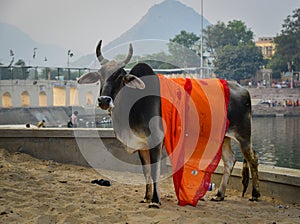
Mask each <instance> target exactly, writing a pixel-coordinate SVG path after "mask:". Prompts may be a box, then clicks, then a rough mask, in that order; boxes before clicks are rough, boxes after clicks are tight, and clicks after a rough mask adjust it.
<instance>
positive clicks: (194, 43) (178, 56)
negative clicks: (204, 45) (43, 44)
mask: <svg viewBox="0 0 300 224" xmlns="http://www.w3.org/2000/svg"><path fill="white" fill-rule="evenodd" d="M199 39H200V38H199V37H198V36H197V35H196V34H194V33H189V32H186V31H184V30H182V31H181V32H180V34H177V35H176V36H175V37H174V38H173V39H170V42H169V44H168V47H169V52H170V54H171V58H172V59H171V60H172V64H173V65H175V66H178V67H194V66H199V58H198V56H197V53H199V43H198V41H199Z"/></svg>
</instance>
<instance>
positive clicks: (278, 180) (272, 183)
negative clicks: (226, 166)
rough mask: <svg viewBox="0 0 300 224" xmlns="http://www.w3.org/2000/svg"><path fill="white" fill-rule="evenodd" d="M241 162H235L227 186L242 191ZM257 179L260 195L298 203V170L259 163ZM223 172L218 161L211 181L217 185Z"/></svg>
mask: <svg viewBox="0 0 300 224" xmlns="http://www.w3.org/2000/svg"><path fill="white" fill-rule="evenodd" d="M242 168H243V163H242V162H237V163H236V164H235V166H234V169H233V171H232V175H231V177H230V179H229V184H228V187H229V188H231V189H235V190H238V191H242V189H243V185H242ZM258 170H259V181H260V191H261V195H262V196H269V197H272V198H274V199H277V200H281V201H283V202H286V203H296V204H300V197H299V196H300V170H297V169H288V168H282V167H275V166H267V165H259V167H258ZM222 174H223V163H222V161H221V162H220V164H219V166H218V167H217V169H216V170H215V173H214V175H213V178H212V181H213V182H215V183H217V185H219V183H220V181H221V178H222ZM251 191H252V182H251V180H250V182H249V186H248V190H247V192H246V193H247V194H248V195H249V197H250V195H251Z"/></svg>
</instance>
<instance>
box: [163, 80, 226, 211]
mask: <svg viewBox="0 0 300 224" xmlns="http://www.w3.org/2000/svg"><path fill="white" fill-rule="evenodd" d="M159 80H160V94H161V106H162V118H163V124H164V133H165V138H164V145H165V147H166V151H167V153H168V155H169V158H170V161H171V163H172V170H173V182H174V187H175V192H176V195H177V198H178V200H179V202H178V203H179V205H186V204H190V205H193V206H196V205H197V202H198V200H199V199H201V198H202V197H203V196H204V195H205V193H206V192H207V190H208V187H209V183H210V178H211V174H212V173H213V172H214V170H215V169H216V167H217V165H218V163H219V161H220V158H221V154H222V152H221V148H222V143H223V139H224V136H225V132H226V130H227V127H228V124H229V123H228V120H227V108H228V100H229V89H228V86H227V82H226V81H224V80H219V79H202V80H197V79H188V78H186V79H185V78H175V79H169V78H166V77H164V76H163V75H159Z"/></svg>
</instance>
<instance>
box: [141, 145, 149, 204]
mask: <svg viewBox="0 0 300 224" xmlns="http://www.w3.org/2000/svg"><path fill="white" fill-rule="evenodd" d="M138 152H139V157H140V160H141V163H142V166H143V173H144V177H145V180H146V193H145V197H144V199H143V200H142V201H141V203H149V202H151V198H152V184H151V161H150V152H149V150H148V149H145V150H140V151H138Z"/></svg>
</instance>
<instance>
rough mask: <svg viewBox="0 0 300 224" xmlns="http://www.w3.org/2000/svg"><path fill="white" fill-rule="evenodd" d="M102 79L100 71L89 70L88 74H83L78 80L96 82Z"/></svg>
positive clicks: (87, 82)
mask: <svg viewBox="0 0 300 224" xmlns="http://www.w3.org/2000/svg"><path fill="white" fill-rule="evenodd" d="M99 79H100V74H99V73H98V72H89V73H87V74H83V75H82V76H81V77H79V79H78V80H77V82H78V83H79V84H89V83H95V82H98V81H99Z"/></svg>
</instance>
